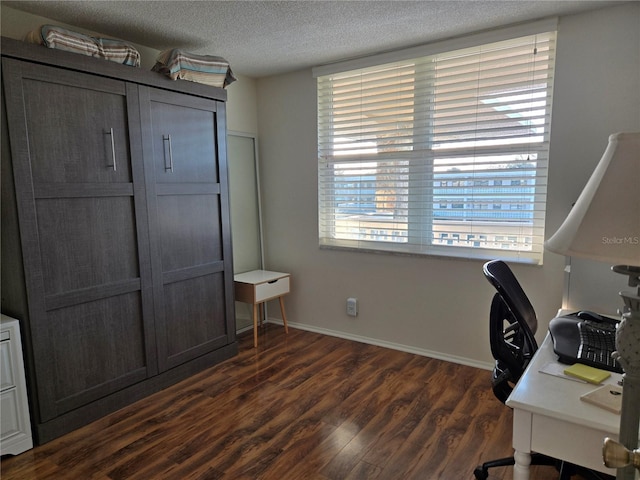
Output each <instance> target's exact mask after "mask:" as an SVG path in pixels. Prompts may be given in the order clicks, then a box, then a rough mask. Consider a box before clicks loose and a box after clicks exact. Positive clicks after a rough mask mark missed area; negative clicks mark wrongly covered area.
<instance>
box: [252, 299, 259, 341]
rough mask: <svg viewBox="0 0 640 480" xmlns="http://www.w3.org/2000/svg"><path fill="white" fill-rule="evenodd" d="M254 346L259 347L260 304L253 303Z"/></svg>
mask: <svg viewBox="0 0 640 480" xmlns="http://www.w3.org/2000/svg"><path fill="white" fill-rule="evenodd" d="M253 348H258V304H257V303H254V304H253Z"/></svg>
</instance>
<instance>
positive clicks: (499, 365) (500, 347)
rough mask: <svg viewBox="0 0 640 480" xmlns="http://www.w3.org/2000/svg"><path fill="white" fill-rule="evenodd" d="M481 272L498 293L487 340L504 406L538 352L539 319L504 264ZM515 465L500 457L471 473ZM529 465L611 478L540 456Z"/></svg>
mask: <svg viewBox="0 0 640 480" xmlns="http://www.w3.org/2000/svg"><path fill="white" fill-rule="evenodd" d="M483 272H484V275H485V277H486V278H487V280H489V282H490V283H491V284H492V285H493V286H494V287H495V289H496V290H497V293H496V294H495V295H494V297H493V300H492V302H491V310H490V312H489V341H490V344H491V354H492V355H493V358H494V359H495V361H496V362H495V367H494V369H493V373H492V377H491V386H492V388H493V393H494V395H495V396H496V397H497V398H498V400H500V401H501V402H502V403H504V402H506V400H507V398H508V397H509V394H510V393H511V391H512V390H513V387H514V386H515V384H516V382H517V381H518V379H519V378H520V377H521V376H522V374H523V373H524V370H525V369H526V367H527V365H528V364H529V361H530V360H531V358H532V357H533V354H534V353H535V352H536V350H538V344H537V342H536V339H535V333H536V330H537V329H538V320H537V318H536V312H535V310H534V309H533V306H532V305H531V302H529V299H528V298H527V295H526V294H525V293H524V290H522V287H521V286H520V283H519V282H518V280H517V279H516V277H515V275H514V274H513V272H512V271H511V269H510V268H509V266H508V265H507V264H506V263H504V262H503V261H501V260H492V261H490V262H487V263H486V264H485V265H484V267H483ZM514 464H515V461H514V459H513V457H507V458H500V459H498V460H492V461H489V462H485V463H483V464H482V465H480V466H478V467H477V468H476V469H475V470H474V472H473V474H474V475H475V477H476V479H477V480H486V479H487V478H488V477H489V472H488V470H489V469H490V468H494V467H505V466H510V465H514ZM531 465H553V466H555V467H556V469H558V470H559V471H560V480H569V479H570V478H571V476H573V475H575V474H580V475H581V476H582V477H583V478H585V479H587V480H605V479H613V477H611V476H609V475H604V474H601V473H599V472H595V471H593V470H589V469H586V468H583V467H579V466H576V465H572V464H570V463H567V462H562V461H560V460H558V459H555V458H552V457H549V456H547V455H542V454H539V453H533V454H532V455H531Z"/></svg>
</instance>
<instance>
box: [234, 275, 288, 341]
mask: <svg viewBox="0 0 640 480" xmlns="http://www.w3.org/2000/svg"><path fill="white" fill-rule="evenodd" d="M290 277H291V275H290V274H289V273H282V272H270V271H268V270H253V271H251V272H245V273H239V274H237V275H235V276H234V277H233V279H234V282H235V290H236V300H237V301H238V302H244V303H250V304H252V305H253V346H254V347H257V346H258V305H260V304H262V303H264V302H266V301H268V300H273V299H274V298H277V299H278V300H280V310H281V311H282V323H284V330H285V332H286V333H289V328H288V327H287V317H286V315H285V313H284V302H283V300H282V296H283V295H286V294H287V293H289V279H290Z"/></svg>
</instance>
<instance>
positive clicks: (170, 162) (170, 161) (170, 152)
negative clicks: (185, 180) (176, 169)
mask: <svg viewBox="0 0 640 480" xmlns="http://www.w3.org/2000/svg"><path fill="white" fill-rule="evenodd" d="M162 140H163V141H168V142H169V167H167V164H166V163H165V167H164V171H165V172H166V171H167V170H171V173H173V149H172V148H171V135H167V136H166V137H165V136H164V135H163V136H162Z"/></svg>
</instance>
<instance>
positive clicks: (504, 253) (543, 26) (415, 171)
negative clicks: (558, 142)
mask: <svg viewBox="0 0 640 480" xmlns="http://www.w3.org/2000/svg"><path fill="white" fill-rule="evenodd" d="M547 32H548V33H549V34H550V35H551V37H552V39H551V44H552V47H553V48H552V49H551V56H552V57H553V59H552V60H551V61H550V63H551V67H550V70H549V71H550V80H549V81H548V82H549V83H550V85H548V86H547V88H546V90H545V101H546V103H545V109H549V111H547V110H545V116H546V117H548V120H546V121H545V124H544V132H543V137H544V138H543V141H542V142H541V145H542V148H541V149H540V148H531V149H530V150H531V151H533V152H534V159H535V160H534V161H533V162H541V163H542V164H543V166H542V167H541V169H539V168H538V167H537V166H536V167H535V169H534V171H535V177H534V178H535V179H536V180H537V178H538V177H537V176H538V172H539V170H540V171H541V170H544V178H541V180H542V181H543V182H542V183H543V184H542V186H541V188H540V189H536V188H534V193H533V196H532V201H531V204H532V205H535V204H538V203H540V202H542V203H541V204H542V205H544V204H545V203H546V171H547V170H548V154H549V143H550V142H549V140H550V138H549V137H550V125H551V122H550V115H551V112H550V109H551V103H552V101H551V97H552V93H553V69H554V64H555V41H556V34H557V33H556V23H555V19H553V20H549V21H544V22H535V23H534V24H531V25H529V26H527V27H526V28H524V30H523V29H522V28H515V27H511V28H507V29H504V30H503V31H500V32H493V35H492V36H491V37H492V38H491V40H492V41H490V42H487V40H488V39H489V37H488V36H487V35H486V34H480V35H476V36H473V37H470V38H466V39H464V40H462V41H460V39H457V40H456V41H453V42H439V43H438V44H437V45H436V46H435V47H434V46H433V45H431V46H427V47H424V48H425V49H426V51H429V50H434V49H435V51H436V52H437V53H438V54H440V55H442V54H443V53H447V52H455V51H456V50H461V49H460V48H454V47H455V46H460V45H464V48H473V47H480V46H482V45H485V42H486V43H491V44H493V43H496V42H502V41H504V40H512V39H518V38H519V37H527V36H530V35H534V34H545V33H547ZM522 33H524V35H522ZM474 43H475V44H474ZM470 44H474V45H471V47H470V46H469V45H470ZM416 53H418V51H417V49H416V48H412V49H408V50H405V51H400V52H399V53H397V54H396V55H395V57H396V58H395V61H407V60H410V59H411V57H410V55H415V54H416ZM429 55H433V53H430V54H428V55H426V56H429ZM393 57H394V55H393V54H389V53H388V54H383V55H381V56H376V57H373V58H368V59H366V60H364V61H363V60H361V59H360V60H355V61H350V62H345V63H343V64H338V65H334V66H324V67H318V68H316V69H314V75H315V76H316V77H317V78H318V81H319V82H320V81H321V79H322V77H326V76H327V75H332V74H336V73H345V72H346V73H348V72H351V71H353V70H359V69H360V68H369V67H375V66H377V68H380V67H381V66H383V65H384V64H386V63H393V62H392V61H391V60H394V58H393ZM397 58H400V59H401V60H397ZM379 62H384V63H382V64H381V63H379ZM365 64H366V65H365ZM353 67H357V68H353ZM416 70H417V69H416ZM416 75H418V74H416ZM428 88H431V89H433V88H436V87H434V86H430V87H428ZM320 90H321V89H320V86H319V88H318V102H319V106H318V115H319V116H320V114H321V113H320V112H321V105H320V103H321V99H320ZM415 105H419V103H414V106H415ZM417 108H418V107H416V111H417ZM427 110H428V108H425V111H424V112H419V114H420V115H421V118H425V119H427V121H426V122H424V123H423V124H422V127H424V128H425V129H426V130H427V132H426V133H425V134H424V137H422V138H423V142H424V143H425V144H429V145H430V146H431V147H433V141H434V136H433V134H432V132H431V133H430V132H429V131H428V130H429V129H433V128H435V127H434V122H433V110H431V111H427ZM414 115H415V116H418V113H415V114H414ZM323 121H325V122H326V119H324V120H321V119H320V118H319V119H318V143H319V145H318V150H319V156H318V162H319V163H318V165H319V178H318V181H319V186H318V188H319V191H318V209H319V244H320V247H321V248H339V249H353V250H357V251H375V252H389V253H400V254H403V253H404V254H417V255H436V256H445V257H463V258H475V259H489V258H495V257H496V256H500V257H501V258H505V259H509V260H512V261H516V262H522V263H534V264H542V261H543V255H542V253H543V248H542V243H543V241H544V238H543V237H544V211H545V210H546V207H543V208H542V210H541V211H540V210H538V211H535V212H534V213H533V215H536V216H539V215H542V219H540V218H537V220H536V222H534V223H537V226H536V227H535V229H537V230H538V231H539V232H541V233H539V234H537V236H538V237H539V238H538V239H537V242H535V243H536V245H535V246H534V247H533V248H534V250H535V251H534V252H533V253H532V252H529V251H524V252H523V251H520V250H518V251H511V250H503V249H502V248H501V247H500V246H497V247H496V248H480V247H477V243H478V242H480V241H482V240H481V239H482V238H486V236H487V233H488V232H487V231H474V230H461V231H452V232H448V233H449V235H447V242H449V241H451V239H452V238H455V237H454V235H458V238H459V239H460V241H459V243H462V244H466V246H465V247H463V248H460V247H458V246H456V247H451V246H450V245H446V244H437V240H438V238H444V237H442V233H444V232H440V233H437V232H436V231H435V230H434V217H435V215H436V214H440V213H442V212H439V211H438V210H439V206H442V205H445V204H447V205H449V206H450V207H451V208H448V209H446V210H449V211H461V212H463V215H464V212H467V211H476V210H477V211H481V210H483V208H484V207H483V205H486V206H487V207H488V210H490V209H492V208H494V207H495V205H498V207H499V208H498V210H496V211H501V212H504V214H505V215H508V214H509V212H512V215H516V214H517V213H518V212H523V213H522V215H525V214H526V212H525V211H526V210H527V206H526V204H520V203H517V202H516V203H514V204H508V203H507V204H504V205H503V204H501V203H500V202H497V203H496V202H493V201H492V200H491V199H490V198H489V199H485V200H484V201H483V202H482V203H481V204H480V203H469V204H467V202H466V200H465V199H462V198H457V199H456V198H454V199H451V198H450V199H447V198H440V199H435V197H436V196H437V192H436V187H435V186H434V185H435V183H436V181H435V180H434V178H435V176H436V175H435V174H434V172H435V171H436V170H437V168H436V163H437V156H438V155H437V154H438V152H437V151H436V149H434V148H431V149H430V152H431V154H430V155H425V156H424V158H422V159H421V161H422V163H420V162H418V163H415V162H414V163H412V162H410V161H409V162H407V173H406V182H407V185H409V184H414V183H418V184H422V183H424V182H433V183H432V184H431V187H427V188H423V189H422V191H421V192H420V193H419V194H417V195H416V194H413V193H410V194H409V195H410V196H409V197H407V198H410V200H413V201H416V199H418V200H419V201H420V202H422V201H426V202H428V203H429V204H430V205H432V207H431V208H430V209H428V211H427V212H426V213H424V212H420V213H419V214H416V213H415V211H414V210H412V209H409V210H408V211H409V214H408V217H407V222H406V224H407V227H406V232H405V233H406V236H407V244H406V245H405V244H403V243H401V242H397V241H395V240H397V239H393V237H394V236H396V235H395V233H400V234H402V233H403V232H402V231H401V229H398V228H395V227H394V225H393V222H391V221H390V222H388V225H385V224H384V223H382V224H380V225H379V226H376V227H369V228H370V230H371V232H373V230H377V231H378V232H379V231H382V230H386V231H387V236H388V237H389V238H392V240H388V241H376V240H363V239H357V238H356V239H351V240H349V239H346V238H335V236H334V237H331V236H325V237H323V236H322V235H323V231H324V230H327V229H325V228H324V227H323V225H322V222H323V209H324V210H327V211H330V210H331V208H332V207H331V206H327V204H326V202H327V200H326V198H327V197H326V196H325V195H324V194H325V193H326V192H323V190H322V188H323V185H324V184H323V175H324V172H323V169H326V168H327V162H326V158H323V154H322V152H321V146H320V144H321V137H322V136H323V135H324V134H325V133H324V132H323V130H322V129H323V128H325V127H324V126H323V124H322V122H323ZM415 129H417V128H415ZM364 150H365V149H363V152H364ZM462 150H464V148H463V149H462ZM467 150H468V149H467ZM472 150H473V151H474V152H475V151H476V150H478V148H477V147H475V146H474V147H473V149H472ZM495 150H496V151H503V152H509V151H510V150H512V149H511V148H510V147H504V148H503V147H500V146H497V147H495ZM538 150H542V151H543V156H544V157H545V158H544V160H543V161H541V160H539V158H540V157H535V154H536V152H537V151H538ZM421 151H424V146H423V150H421ZM452 151H453V150H452ZM452 151H449V152H446V151H445V152H444V153H445V154H446V153H451V152H452ZM369 154H370V152H369ZM366 155H367V153H363V157H366ZM396 156H397V157H400V158H402V157H403V155H402V152H401V153H398V154H397V155H396ZM334 157H335V155H334ZM387 157H388V158H391V157H393V155H387ZM408 157H409V158H410V157H411V154H409V155H408ZM368 159H369V158H368V157H366V159H365V161H366V160H368ZM529 159H530V157H527V162H529ZM382 160H384V157H383V159H382ZM396 162H398V164H399V165H400V163H401V162H402V160H396ZM338 163H339V161H336V162H334V164H335V165H337V164H338ZM530 163H532V162H530ZM522 164H523V166H525V165H526V163H525V162H524V161H522ZM345 168H346V167H345ZM377 168H379V167H377ZM527 168H528V169H531V167H527ZM333 171H335V169H334V170H333ZM398 171H400V170H399V168H398ZM378 175H379V173H376V176H378ZM330 177H332V178H336V179H337V178H338V177H337V175H336V174H335V173H334V174H332V175H330ZM490 180H495V185H496V187H497V186H498V185H499V184H500V185H504V184H505V183H506V184H507V185H511V188H513V189H518V188H520V187H522V189H523V194H524V193H526V192H524V190H526V189H527V185H528V184H527V183H526V180H527V179H526V178H525V177H518V178H515V179H513V178H506V179H500V178H496V177H493V178H491V179H490ZM371 181H372V180H371V179H367V178H365V179H364V180H362V179H361V183H362V184H367V183H370V182H371ZM476 181H478V180H475V179H474V180H472V181H471V183H472V185H471V186H469V185H468V184H465V185H463V186H460V180H457V183H458V187H457V188H459V189H467V190H469V191H471V192H472V193H473V191H474V189H475V182H476ZM484 181H486V179H480V180H479V181H478V182H479V183H480V184H482V183H483V182H484ZM514 182H515V183H514ZM523 182H524V184H523ZM337 183H339V180H338V181H334V182H333V185H334V191H332V192H329V197H332V196H335V195H337V193H336V190H338V189H336V188H335V186H336V184H337ZM343 183H346V182H343ZM455 183H456V180H451V188H455V187H454V185H455ZM327 188H328V189H330V188H331V187H330V186H329V187H327ZM407 188H409V187H407ZM529 193H530V192H529ZM441 196H442V195H441ZM423 197H424V198H423ZM374 201H375V200H374ZM378 203H379V202H378ZM454 205H455V206H456V207H460V206H462V207H463V208H453V206H454ZM468 205H469V206H471V205H473V206H472V207H471V208H468ZM503 207H504V208H503ZM375 208H376V209H377V206H376V207H375ZM443 210H444V209H443ZM412 215H413V216H414V217H415V218H413V217H412ZM514 218H515V217H514ZM523 218H524V217H523ZM333 221H334V222H335V211H334V220H333ZM414 226H417V227H415V228H414ZM535 229H534V231H535ZM525 230H526V229H525ZM360 231H362V227H361V226H360ZM389 232H393V233H394V235H391V234H389ZM470 234H472V235H474V239H475V240H474V242H470V241H467V240H464V239H465V238H467V236H468V235H470ZM360 235H362V233H360ZM508 235H509V233H508V232H507V233H503V234H502V236H503V238H504V237H507V236H508ZM378 236H381V235H378ZM414 236H420V237H422V238H424V237H425V236H427V237H429V238H431V241H430V242H428V243H429V244H428V245H427V246H426V247H425V248H424V249H421V248H415V245H416V243H415V242H413V241H411V240H412V238H413V237H414ZM498 236H499V235H496V236H495V239H494V242H493V243H495V244H498V243H499V242H498V241H497V237H498ZM521 236H522V237H523V239H524V238H526V239H527V240H526V241H525V240H522V242H521V243H523V244H526V243H527V242H530V240H531V239H532V238H535V237H536V234H535V233H531V232H528V231H525V232H524V233H522V235H521ZM400 240H402V239H400ZM486 242H487V243H488V240H487V241H486ZM525 247H526V245H525Z"/></svg>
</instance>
